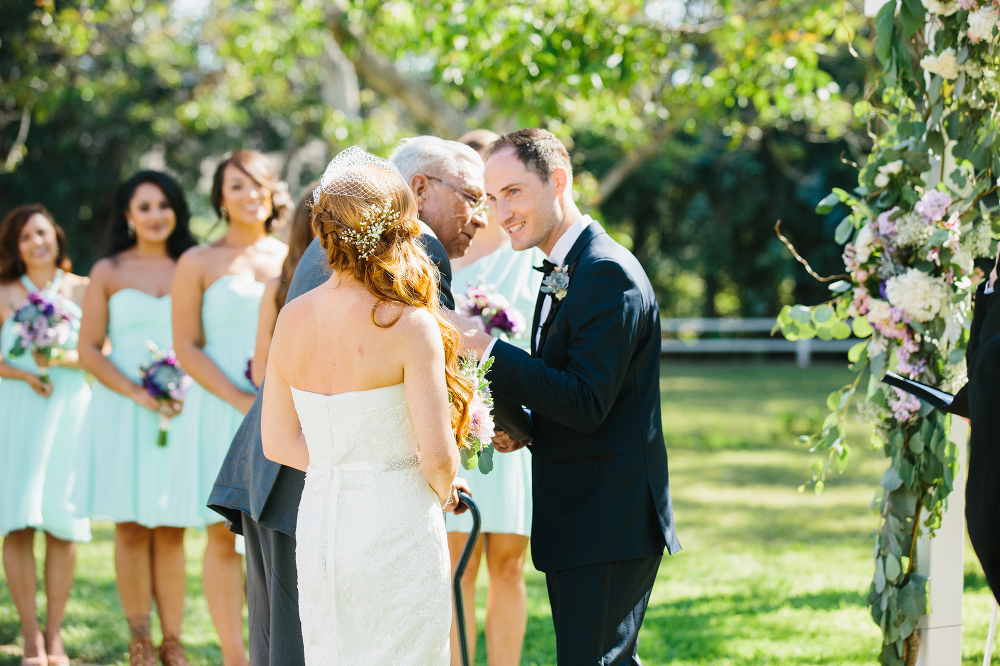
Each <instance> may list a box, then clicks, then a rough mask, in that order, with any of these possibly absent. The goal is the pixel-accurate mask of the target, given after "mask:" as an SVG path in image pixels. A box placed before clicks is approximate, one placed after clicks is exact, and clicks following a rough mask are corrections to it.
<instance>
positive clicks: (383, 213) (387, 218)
mask: <svg viewBox="0 0 1000 666" xmlns="http://www.w3.org/2000/svg"><path fill="white" fill-rule="evenodd" d="M398 219H399V211H396V210H393V209H392V200H391V199H384V200H382V201H381V202H379V203H376V204H374V205H372V206H371V208H368V209H367V210H365V214H364V221H363V222H361V228H360V229H348V230H347V231H345V232H344V233H343V234H341V235H340V238H341V240H343V241H344V242H347V243H352V244H353V245H354V246H355V247H356V248H358V256H359V257H360V258H361V259H367V258H368V257H370V256H371V254H372V252H374V251H375V246H376V245H378V239H379V238H381V237H382V234H383V233H384V232H385V230H386V229H388V228H389V225H391V224H392V223H393V222H395V221H396V220H398Z"/></svg>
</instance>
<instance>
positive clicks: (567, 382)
mask: <svg viewBox="0 0 1000 666" xmlns="http://www.w3.org/2000/svg"><path fill="white" fill-rule="evenodd" d="M565 264H566V265H567V266H568V267H569V268H568V271H569V276H570V283H569V288H568V291H567V293H566V296H565V298H563V299H562V300H561V301H560V300H556V299H555V298H553V300H552V306H551V308H550V310H549V316H548V320H547V321H546V322H541V323H539V322H538V321H537V320H538V316H539V312H540V310H541V304H542V297H543V296H544V294H541V293H540V294H539V299H538V304H537V306H536V308H535V326H534V327H533V331H532V340H534V330H535V329H536V328H537V327H538V326H539V325H541V326H542V331H541V339H540V344H539V345H538V349H537V350H533V353H532V354H531V355H529V354H528V353H526V352H524V351H522V350H521V349H518V348H517V347H514V346H513V345H509V344H507V343H505V342H503V341H499V340H498V341H497V342H496V343H495V344H494V347H493V352H492V355H493V357H494V358H495V361H494V363H493V367H492V369H491V370H490V372H489V377H488V378H489V379H490V381H491V383H492V384H491V388H492V390H493V391H494V392H496V393H497V394H499V395H502V396H504V397H507V398H509V399H511V400H517V401H518V402H520V403H521V404H523V405H524V406H526V407H528V408H529V409H530V410H531V413H532V427H533V429H534V435H533V441H532V447H531V451H532V484H533V498H534V515H533V518H532V535H531V537H532V538H531V555H532V560H533V562H534V565H535V566H536V567H537V568H538V569H539V570H540V571H545V572H552V571H560V570H563V569H569V568H573V567H579V566H585V565H590V564H597V563H601V562H613V561H618V560H628V559H636V558H643V557H654V556H658V555H662V553H663V548H664V546H666V547H667V550H668V551H669V552H670V553H674V552H677V551H678V550H680V544H679V543H678V541H677V537H676V535H675V534H674V520H673V507H672V504H671V499H670V484H669V480H668V474H667V452H666V447H665V445H664V441H663V431H662V423H661V417H660V313H659V306H658V305H657V302H656V296H655V295H654V293H653V288H652V286H651V285H650V283H649V279H648V278H647V277H646V274H645V272H644V271H643V270H642V267H641V266H640V265H639V262H638V261H636V259H635V257H633V256H632V254H631V253H629V252H628V250H626V249H625V248H623V247H622V246H621V245H619V244H618V243H616V242H615V241H614V240H612V239H611V237H609V236H608V235H607V234H606V233H604V230H603V229H602V228H601V226H600V225H599V224H597V223H596V222H592V223H590V225H588V226H587V227H586V229H584V231H583V233H582V235H581V236H580V238H579V239H577V241H576V243H574V245H573V247H572V248H571V249H570V251H569V253H568V254H567V255H566V261H565Z"/></svg>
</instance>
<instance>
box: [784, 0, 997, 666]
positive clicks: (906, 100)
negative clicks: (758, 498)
mask: <svg viewBox="0 0 1000 666" xmlns="http://www.w3.org/2000/svg"><path fill="white" fill-rule="evenodd" d="M896 10H897V3H896V2H895V1H893V0H890V2H888V3H886V5H885V6H884V7H883V8H882V10H881V12H880V13H879V15H878V17H877V18H876V33H877V42H876V49H875V51H876V54H877V56H878V60H879V65H880V67H879V72H880V77H879V81H878V83H879V84H880V88H878V89H877V91H878V97H877V98H875V99H870V100H869V102H868V103H863V104H860V105H859V106H858V108H857V109H856V111H858V112H859V113H860V114H861V115H862V116H864V117H865V119H866V120H867V121H868V123H869V126H870V127H871V128H873V129H875V130H876V131H877V136H876V139H877V140H876V143H875V146H874V148H873V151H872V153H871V155H870V156H869V159H868V163H867V164H866V165H865V166H864V167H862V168H861V169H860V173H859V187H858V188H856V189H855V190H854V191H852V192H847V191H844V190H835V191H834V192H833V193H832V194H831V195H830V196H828V197H827V198H825V199H824V200H823V201H822V202H821V203H820V205H819V207H818V209H817V210H818V211H819V212H821V213H830V212H832V211H833V210H835V209H836V208H837V207H838V206H841V205H842V206H845V207H846V208H847V209H848V214H847V215H846V216H845V217H844V218H843V220H842V222H841V223H840V225H839V226H838V227H837V230H836V234H835V239H836V241H837V242H838V243H840V244H843V245H844V246H845V247H844V265H845V268H846V271H847V273H848V274H849V276H848V279H844V280H839V281H837V282H834V283H833V284H831V285H830V289H831V292H832V298H831V300H830V301H829V302H827V303H824V304H821V305H818V306H815V307H804V306H794V307H786V308H785V309H784V310H783V311H782V313H781V315H780V316H779V318H778V326H779V327H780V328H781V330H782V332H783V333H784V334H785V335H786V337H788V338H790V339H799V338H809V337H813V336H817V337H821V338H826V339H829V338H831V337H833V338H846V337H848V332H849V331H853V333H854V334H855V335H857V336H858V337H861V338H865V340H864V341H863V342H861V343H859V344H857V345H855V346H854V348H852V349H851V351H850V353H849V359H850V361H851V363H852V364H853V365H852V368H853V369H855V370H857V371H858V376H857V378H856V379H855V381H854V382H853V383H852V384H850V385H847V386H845V387H843V388H841V389H840V390H838V391H835V392H833V393H832V394H831V395H830V397H829V399H828V400H827V405H828V407H829V408H830V414H829V415H828V417H827V419H826V421H825V422H824V423H823V427H822V429H821V431H820V432H819V433H816V434H814V435H812V436H810V437H804V438H803V440H805V441H806V442H808V443H809V444H810V445H811V446H812V447H813V450H815V451H822V452H824V453H826V454H827V455H826V461H825V463H824V462H823V461H818V462H817V463H816V465H814V468H813V472H814V473H813V478H812V482H813V483H814V484H815V486H816V488H817V489H822V486H823V481H824V479H825V477H826V474H827V472H828V470H829V469H830V468H831V467H832V466H833V465H834V464H836V465H837V466H838V467H841V468H842V467H843V465H845V464H846V462H847V458H848V455H849V450H848V448H847V446H846V445H845V443H844V435H843V433H844V426H845V422H846V419H847V417H848V415H849V412H850V406H851V403H852V401H853V402H855V403H856V404H857V408H858V411H859V412H860V415H861V417H862V418H863V419H865V420H866V421H869V422H871V423H872V424H873V426H874V427H873V430H874V432H873V436H872V443H873V445H874V446H875V447H876V448H880V449H882V450H883V451H884V453H885V455H886V456H887V457H888V458H889V459H890V467H889V469H888V470H887V471H886V473H885V475H884V476H883V478H882V481H881V483H880V487H879V489H878V492H877V495H876V501H875V503H874V505H873V506H874V507H876V509H877V511H878V526H877V528H876V532H875V535H876V542H875V574H874V577H873V581H872V584H871V589H870V592H869V595H868V604H869V605H870V607H871V612H872V619H873V620H874V621H875V622H876V623H877V624H878V625H879V627H880V628H881V630H882V633H883V646H882V651H881V655H880V662H881V663H883V664H911V663H914V662H915V660H916V654H917V651H918V649H919V644H918V641H917V634H916V632H915V628H916V626H917V623H918V622H919V620H920V618H921V617H922V616H923V615H924V614H926V612H927V592H926V589H927V586H926V579H925V578H923V577H921V576H920V575H918V574H917V573H916V559H915V544H916V540H917V538H918V536H919V534H920V533H921V531H922V530H925V529H926V530H930V531H933V530H934V529H935V528H936V527H938V526H939V525H940V521H941V512H942V510H943V507H944V501H945V498H946V497H947V496H948V494H949V493H950V492H951V490H952V488H953V486H954V477H955V474H956V473H957V470H958V467H957V461H956V451H955V447H954V446H953V445H952V444H951V443H949V441H948V429H949V425H950V421H949V418H948V417H947V416H946V415H944V414H942V413H940V412H936V411H933V410H932V409H931V407H930V406H929V405H927V404H925V403H921V402H920V401H919V400H917V399H916V398H914V397H912V396H910V395H908V394H905V393H902V392H900V391H898V390H896V389H893V388H890V387H888V386H887V385H885V384H883V383H881V382H880V381H879V379H880V378H881V377H882V376H883V375H884V373H885V371H886V370H888V369H892V370H894V371H895V372H897V373H899V374H901V375H904V376H907V377H910V378H912V379H917V380H919V381H921V382H923V383H926V384H930V385H933V386H940V387H941V388H942V389H943V390H946V391H950V392H954V391H955V390H957V389H958V388H959V387H961V386H962V385H963V384H964V383H965V380H966V378H965V365H964V357H965V346H966V344H967V341H968V326H969V319H970V306H971V295H972V292H973V290H974V288H975V285H976V284H977V283H978V281H979V280H980V279H981V278H982V274H981V272H980V271H977V270H976V269H975V268H974V265H973V261H974V259H976V258H977V257H982V256H987V255H988V254H989V253H990V250H991V247H990V246H991V241H990V238H991V231H992V224H993V218H994V216H995V215H996V214H997V207H995V206H993V205H992V203H990V202H988V200H987V198H986V197H987V195H990V194H992V193H993V192H994V191H995V189H996V188H995V186H994V183H995V182H996V174H997V173H998V172H1000V141H998V134H1000V124H998V122H997V120H996V109H997V94H998V92H1000V70H998V65H997V63H998V62H1000V47H998V44H997V20H998V19H997V17H998V11H997V2H995V1H994V0H986V1H982V0H954V1H950V2H940V1H937V0H923V1H922V2H921V0H902V2H900V3H899V4H898V12H897V11H896ZM848 322H850V326H849V327H848ZM866 377H867V382H866V383H865V384H862V380H863V379H865V378H866ZM859 388H863V390H862V391H861V392H860V395H859V390H858V389H859Z"/></svg>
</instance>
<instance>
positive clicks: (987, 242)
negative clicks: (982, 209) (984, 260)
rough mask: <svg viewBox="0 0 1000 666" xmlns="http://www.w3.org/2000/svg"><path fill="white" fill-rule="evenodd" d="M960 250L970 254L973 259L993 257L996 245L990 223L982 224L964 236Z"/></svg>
mask: <svg viewBox="0 0 1000 666" xmlns="http://www.w3.org/2000/svg"><path fill="white" fill-rule="evenodd" d="M960 248H961V250H962V251H966V252H968V253H969V254H970V255H971V256H972V258H973V259H975V258H976V257H990V256H993V250H994V248H995V244H994V243H993V237H992V236H990V224H989V222H980V223H979V224H977V225H976V226H975V227H973V228H972V230H971V231H970V232H969V233H967V234H964V235H963V236H962V241H961V245H960ZM956 263H957V262H956Z"/></svg>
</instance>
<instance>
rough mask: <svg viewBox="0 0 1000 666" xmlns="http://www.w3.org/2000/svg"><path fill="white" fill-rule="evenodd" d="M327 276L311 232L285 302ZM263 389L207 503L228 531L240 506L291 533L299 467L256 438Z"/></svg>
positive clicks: (447, 268) (442, 272)
mask: <svg viewBox="0 0 1000 666" xmlns="http://www.w3.org/2000/svg"><path fill="white" fill-rule="evenodd" d="M420 238H421V240H422V241H423V244H424V249H425V250H426V251H427V254H428V256H429V257H430V258H431V261H433V262H434V264H435V265H436V266H437V268H438V274H439V281H438V287H439V296H440V299H441V304H442V305H443V306H445V307H447V308H449V309H454V308H455V300H454V299H453V298H452V295H451V262H450V261H448V255H447V254H446V253H445V249H444V246H443V245H442V244H441V241H439V240H438V239H437V238H435V237H434V236H431V235H428V234H424V235H422V236H421V237H420ZM329 277H330V271H329V268H328V267H327V260H326V251H325V250H324V249H323V246H322V245H321V244H320V242H319V239H318V238H316V239H314V240H313V242H312V243H311V244H310V245H309V247H308V248H307V249H306V251H305V254H303V255H302V259H300V260H299V264H298V266H296V268H295V274H294V275H293V276H292V283H291V284H290V285H289V286H288V295H287V296H286V297H285V302H286V303H287V302H288V301H290V300H292V299H293V298H296V297H298V296H301V295H302V294H304V293H306V292H307V291H311V290H312V289H315V288H316V287H318V286H319V285H321V284H323V282H325V281H326V280H327V279H328V278H329ZM263 395H264V392H263V391H258V392H257V399H256V400H254V403H253V407H251V408H250V411H249V412H247V415H246V416H245V417H244V418H243V423H242V424H241V425H240V429H239V430H238V431H237V432H236V436H235V437H234V438H233V442H232V444H231V445H230V446H229V452H228V453H227V454H226V459H225V461H223V463H222V468H221V469H220V470H219V476H218V477H217V478H216V480H215V486H214V487H213V488H212V494H211V495H210V496H209V498H208V506H209V507H210V508H212V509H214V510H215V511H216V512H218V513H220V514H222V516H224V517H225V518H226V519H227V520H229V521H230V523H231V525H230V529H232V530H233V531H234V532H237V533H240V532H241V531H242V524H243V520H242V518H241V517H240V512H242V513H245V514H247V515H249V516H250V517H251V518H253V519H254V520H255V521H257V522H258V523H259V524H260V525H263V526H264V527H267V528H269V529H272V530H277V531H279V532H283V533H285V534H287V535H289V536H292V537H294V536H295V521H296V518H297V517H298V512H299V499H300V498H301V496H302V486H303V484H304V483H305V473H304V472H301V471H299V470H297V469H294V468H291V467H285V466H284V465H279V464H278V463H276V462H273V461H271V460H268V459H267V458H266V457H265V456H264V449H263V445H262V444H261V439H260V409H261V401H262V398H263Z"/></svg>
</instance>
